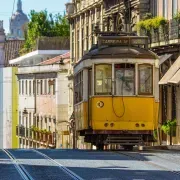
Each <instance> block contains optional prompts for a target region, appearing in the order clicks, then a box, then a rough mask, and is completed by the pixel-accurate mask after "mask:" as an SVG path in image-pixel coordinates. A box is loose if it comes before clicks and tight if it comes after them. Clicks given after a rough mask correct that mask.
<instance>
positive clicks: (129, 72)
mask: <svg viewBox="0 0 180 180" xmlns="http://www.w3.org/2000/svg"><path fill="white" fill-rule="evenodd" d="M114 69H115V93H116V95H129V96H131V95H134V94H135V65H134V64H127V63H126V64H124V63H122V64H115V68H114Z"/></svg>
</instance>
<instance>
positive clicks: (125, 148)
mask: <svg viewBox="0 0 180 180" xmlns="http://www.w3.org/2000/svg"><path fill="white" fill-rule="evenodd" d="M123 147H124V150H126V151H132V150H133V146H132V145H125V146H123Z"/></svg>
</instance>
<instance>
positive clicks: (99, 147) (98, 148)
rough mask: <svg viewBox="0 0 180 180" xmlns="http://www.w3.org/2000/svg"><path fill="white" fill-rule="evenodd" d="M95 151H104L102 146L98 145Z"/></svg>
mask: <svg viewBox="0 0 180 180" xmlns="http://www.w3.org/2000/svg"><path fill="white" fill-rule="evenodd" d="M96 149H97V150H98V151H103V150H104V144H98V145H96Z"/></svg>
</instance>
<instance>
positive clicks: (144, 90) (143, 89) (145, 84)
mask: <svg viewBox="0 0 180 180" xmlns="http://www.w3.org/2000/svg"><path fill="white" fill-rule="evenodd" d="M152 68H153V67H152V66H151V65H144V64H143V65H139V95H152V94H153V69H152Z"/></svg>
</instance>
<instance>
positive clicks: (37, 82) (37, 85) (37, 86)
mask: <svg viewBox="0 0 180 180" xmlns="http://www.w3.org/2000/svg"><path fill="white" fill-rule="evenodd" d="M36 91H37V95H38V94H39V81H38V80H37V81H36Z"/></svg>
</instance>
